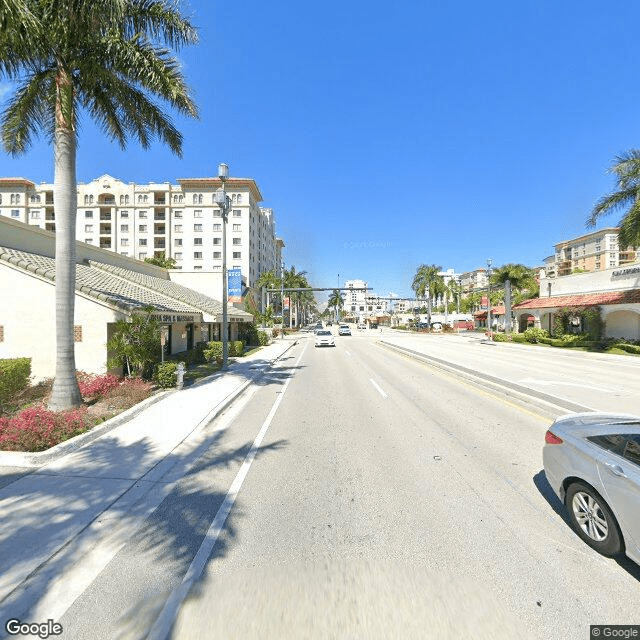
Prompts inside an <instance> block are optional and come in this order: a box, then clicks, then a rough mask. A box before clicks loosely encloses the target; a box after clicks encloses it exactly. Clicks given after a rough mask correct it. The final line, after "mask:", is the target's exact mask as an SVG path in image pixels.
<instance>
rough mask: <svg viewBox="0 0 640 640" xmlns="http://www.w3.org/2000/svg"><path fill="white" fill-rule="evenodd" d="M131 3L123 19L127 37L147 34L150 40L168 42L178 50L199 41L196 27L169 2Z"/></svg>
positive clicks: (147, 0) (144, 0) (148, 0)
mask: <svg viewBox="0 0 640 640" xmlns="http://www.w3.org/2000/svg"><path fill="white" fill-rule="evenodd" d="M129 4H130V6H129V7H128V10H127V13H126V16H125V18H124V21H123V29H124V34H125V37H129V38H131V37H133V36H135V35H137V34H145V35H146V36H147V37H148V38H149V39H150V40H154V41H158V40H159V41H162V42H166V43H167V44H168V45H169V46H170V47H171V48H172V49H176V50H179V49H180V48H182V47H183V46H185V45H189V44H196V43H197V42H198V32H197V30H196V28H195V27H194V26H193V25H192V24H191V22H189V20H188V19H187V18H185V17H184V16H183V15H181V14H180V13H179V12H178V11H177V10H176V9H175V8H174V7H173V6H171V5H170V4H169V3H168V2H164V1H162V0H137V1H135V2H131V3H129Z"/></svg>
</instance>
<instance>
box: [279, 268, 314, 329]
mask: <svg viewBox="0 0 640 640" xmlns="http://www.w3.org/2000/svg"><path fill="white" fill-rule="evenodd" d="M306 275H307V272H306V271H296V268H295V266H294V265H291V268H290V269H289V271H287V270H286V269H285V270H284V287H285V289H299V288H302V287H308V286H309V283H308V282H307V278H306ZM300 293H301V292H297V291H296V292H293V291H292V292H290V293H289V327H293V324H292V319H293V303H294V301H295V302H296V322H297V319H298V312H297V304H298V302H299V301H300ZM283 322H284V319H283ZM283 326H284V325H283Z"/></svg>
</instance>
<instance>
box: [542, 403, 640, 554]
mask: <svg viewBox="0 0 640 640" xmlns="http://www.w3.org/2000/svg"><path fill="white" fill-rule="evenodd" d="M542 460H543V464H544V472H545V474H546V476H547V480H548V481H549V484H550V485H551V487H552V488H553V490H554V491H555V493H556V495H557V496H558V497H559V498H560V500H561V501H562V502H563V503H564V505H565V506H566V508H567V511H568V513H569V519H570V521H571V524H572V525H573V528H574V529H575V530H576V532H577V534H578V535H579V536H580V537H581V538H582V539H583V540H584V541H585V542H586V543H587V544H588V545H589V546H591V547H593V548H594V549H595V550H596V551H598V552H599V553H601V554H603V555H605V556H610V557H614V556H617V555H620V554H623V553H624V554H626V555H627V556H628V557H629V558H631V559H632V560H633V561H634V562H636V563H638V564H640V417H638V416H633V415H628V414H615V413H574V414H571V415H567V416H562V417H560V418H558V419H557V420H556V421H555V422H554V423H553V424H552V425H551V427H550V428H549V430H548V431H547V433H546V435H545V445H544V447H543V449H542Z"/></svg>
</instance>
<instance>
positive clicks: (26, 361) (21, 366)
mask: <svg viewBox="0 0 640 640" xmlns="http://www.w3.org/2000/svg"><path fill="white" fill-rule="evenodd" d="M30 377H31V358H6V359H2V360H0V409H1V408H2V406H3V405H5V404H7V403H8V402H11V400H13V398H14V397H15V395H16V394H17V393H19V392H20V391H23V390H24V389H26V388H27V387H28V386H29V379H30Z"/></svg>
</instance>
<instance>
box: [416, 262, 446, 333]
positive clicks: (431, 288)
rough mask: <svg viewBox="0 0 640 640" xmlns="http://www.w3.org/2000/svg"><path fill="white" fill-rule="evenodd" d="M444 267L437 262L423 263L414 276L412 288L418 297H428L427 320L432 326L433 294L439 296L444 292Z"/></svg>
mask: <svg viewBox="0 0 640 640" xmlns="http://www.w3.org/2000/svg"><path fill="white" fill-rule="evenodd" d="M441 271H442V267H438V266H436V265H435V264H431V265H426V264H421V265H420V266H419V267H418V268H417V269H416V273H415V275H414V276H413V282H412V283H411V288H412V289H413V291H414V292H415V294H416V298H418V299H420V298H424V297H425V296H426V299H427V322H428V324H429V326H431V300H432V298H433V296H437V295H439V294H440V293H443V292H444V279H443V278H442V276H441V275H440V272H441Z"/></svg>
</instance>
